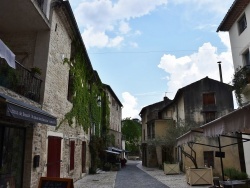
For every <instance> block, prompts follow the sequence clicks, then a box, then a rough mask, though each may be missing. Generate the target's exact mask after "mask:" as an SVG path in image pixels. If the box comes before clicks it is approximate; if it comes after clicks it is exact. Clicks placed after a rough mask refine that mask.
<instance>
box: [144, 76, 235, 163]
mask: <svg viewBox="0 0 250 188" xmlns="http://www.w3.org/2000/svg"><path fill="white" fill-rule="evenodd" d="M161 103H163V102H161ZM143 111H145V110H144V109H143V110H142V111H141V113H140V115H141V117H142V125H143V127H144V128H143V133H142V135H143V136H142V142H143V144H142V148H143V157H142V159H143V161H142V163H143V165H145V166H148V167H153V166H154V167H155V166H157V165H162V164H163V162H165V161H169V160H170V159H169V158H168V155H167V152H169V151H166V148H165V145H166V144H164V142H166V141H167V138H166V133H167V130H168V127H170V126H173V125H175V126H176V125H179V126H190V127H199V126H200V125H203V124H205V123H208V122H210V121H212V120H214V119H216V118H218V117H220V116H222V115H225V114H228V113H229V112H231V111H233V98H232V87H231V86H230V85H228V84H224V83H222V82H219V81H216V80H213V79H210V78H208V77H205V78H203V79H201V80H199V81H196V82H194V83H192V84H189V85H187V86H185V87H183V88H181V89H179V90H178V91H177V93H176V95H175V97H174V99H173V100H168V102H167V103H165V104H164V103H163V104H162V105H161V106H158V107H157V108H156V107H155V109H153V110H151V111H149V112H148V113H143ZM150 113H151V114H154V117H153V118H152V117H151V116H150ZM149 117H151V118H150V119H149ZM152 143H153V144H152ZM150 144H151V145H150ZM198 150H199V151H203V150H202V148H198ZM172 152H173V154H172V156H173V157H174V159H171V160H174V161H175V162H176V161H178V160H181V159H182V158H181V155H180V153H179V152H178V150H177V149H175V150H173V151H172ZM205 154H206V153H205ZM209 154H210V153H209ZM199 156H200V159H198V161H199V160H200V161H204V160H203V158H204V155H203V152H200V155H199ZM183 159H185V158H183ZM183 163H184V164H183V165H184V166H185V165H187V162H185V161H183ZM202 164H203V163H202ZM203 166H204V164H203Z"/></svg>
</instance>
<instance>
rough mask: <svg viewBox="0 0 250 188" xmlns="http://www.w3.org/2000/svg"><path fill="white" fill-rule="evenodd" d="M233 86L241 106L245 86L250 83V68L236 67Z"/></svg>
mask: <svg viewBox="0 0 250 188" xmlns="http://www.w3.org/2000/svg"><path fill="white" fill-rule="evenodd" d="M232 82H233V87H234V89H235V96H236V99H237V102H238V105H239V106H242V96H241V94H242V91H243V89H244V88H245V86H246V85H247V84H248V83H250V68H249V67H247V66H245V67H243V68H242V67H239V68H238V69H236V71H235V74H234V78H233V81H232Z"/></svg>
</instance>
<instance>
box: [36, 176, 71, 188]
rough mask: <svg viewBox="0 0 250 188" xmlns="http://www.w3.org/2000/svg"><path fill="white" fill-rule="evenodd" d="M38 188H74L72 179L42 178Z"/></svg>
mask: <svg viewBox="0 0 250 188" xmlns="http://www.w3.org/2000/svg"><path fill="white" fill-rule="evenodd" d="M38 188H74V184H73V179H71V178H52V177H41V178H40V181H39V186H38Z"/></svg>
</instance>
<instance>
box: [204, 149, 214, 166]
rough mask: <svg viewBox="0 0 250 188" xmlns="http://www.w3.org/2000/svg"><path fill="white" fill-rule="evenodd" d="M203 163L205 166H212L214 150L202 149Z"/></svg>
mask: <svg viewBox="0 0 250 188" xmlns="http://www.w3.org/2000/svg"><path fill="white" fill-rule="evenodd" d="M203 155H204V165H205V166H207V167H213V168H214V152H213V151H204V152H203Z"/></svg>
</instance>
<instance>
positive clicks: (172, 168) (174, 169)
mask: <svg viewBox="0 0 250 188" xmlns="http://www.w3.org/2000/svg"><path fill="white" fill-rule="evenodd" d="M164 173H165V174H166V175H168V174H179V173H180V165H179V163H170V162H168V161H166V162H164Z"/></svg>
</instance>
